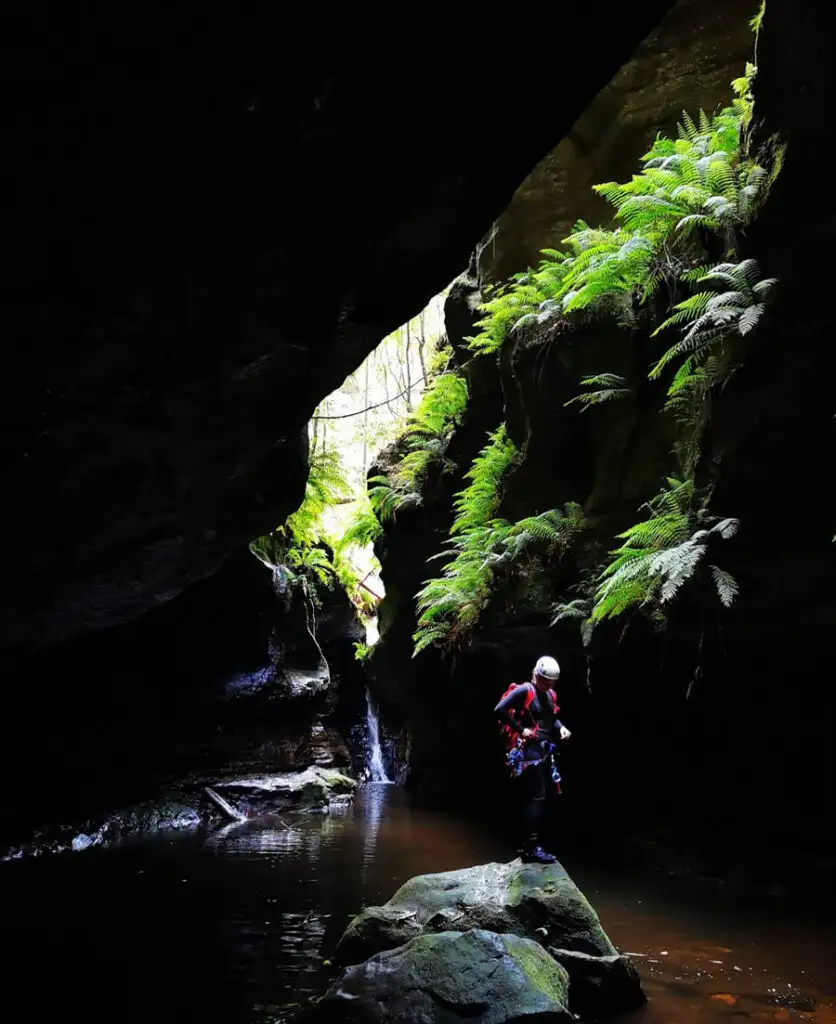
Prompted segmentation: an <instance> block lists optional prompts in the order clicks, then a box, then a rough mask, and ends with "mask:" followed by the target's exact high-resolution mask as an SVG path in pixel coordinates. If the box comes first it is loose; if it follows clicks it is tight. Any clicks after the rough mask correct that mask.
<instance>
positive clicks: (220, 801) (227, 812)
mask: <svg viewBox="0 0 836 1024" xmlns="http://www.w3.org/2000/svg"><path fill="white" fill-rule="evenodd" d="M203 792H204V793H205V794H206V796H207V797H208V798H209V799H210V800H211V801H212V803H213V804H214V805H215V807H217V809H218V810H219V811H220V812H221V814H222V815H223V816H224V817H225V818H228V819H229V820H230V821H246V820H247V818H246V815H244V814H242V813H241V812H240V811H236V809H235V808H234V807H233V806H232V804H230V803H227V801H226V800H224V798H223V797H222V796H221V795H220V793H216V792H215V790H214V789H212V787H211V786H205V787H204V790H203Z"/></svg>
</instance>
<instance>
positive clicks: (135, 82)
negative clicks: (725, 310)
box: [0, 0, 670, 652]
mask: <svg viewBox="0 0 836 1024" xmlns="http://www.w3.org/2000/svg"><path fill="white" fill-rule="evenodd" d="M669 6H670V4H669V2H667V0H653V2H649V3H645V4H642V5H641V7H640V8H639V9H637V10H629V11H628V10H627V9H626V8H625V9H623V10H620V11H615V12H612V13H611V14H610V15H609V16H608V18H607V19H606V21H603V22H602V20H601V19H600V18H599V17H598V15H597V13H596V12H595V11H593V10H592V9H591V8H583V7H576V8H574V9H573V10H572V11H566V10H564V9H560V10H558V9H554V10H551V11H548V12H546V13H545V14H541V23H540V31H538V32H537V33H533V34H532V33H528V32H524V33H510V34H508V36H507V37H506V38H504V39H503V42H502V48H501V53H500V54H497V53H496V37H495V27H494V26H493V25H487V24H481V23H479V22H478V20H474V19H473V17H472V16H471V13H470V12H464V11H462V12H453V13H448V16H447V17H446V18H445V19H444V22H443V24H442V25H439V24H437V23H436V21H435V19H430V20H429V21H428V20H423V19H421V18H420V17H418V16H415V17H411V18H410V20H409V23H408V30H406V31H404V32H399V33H398V34H397V38H395V36H394V35H392V34H391V33H390V34H388V35H387V33H386V31H385V29H384V30H383V31H381V24H380V22H379V19H378V18H377V16H376V15H373V14H371V13H365V12H362V11H358V10H356V9H354V8H351V9H348V8H346V9H339V10H337V11H332V12H330V14H329V16H328V18H327V19H326V21H325V22H324V23H323V21H322V19H321V16H320V14H319V13H318V12H315V11H314V10H313V9H300V10H297V11H295V13H294V18H295V21H294V24H293V27H292V29H291V28H289V25H288V23H287V21H286V18H285V15H284V12H283V9H280V8H276V7H275V6H269V7H268V6H267V5H257V6H256V7H250V8H247V9H246V10H241V11H236V12H234V13H230V12H229V11H226V12H224V14H223V16H221V15H214V14H212V13H208V14H207V12H206V10H205V8H203V7H201V8H199V9H198V8H197V6H196V5H192V4H186V5H181V6H179V7H178V8H177V9H176V10H171V11H166V12H165V15H164V17H161V18H158V17H157V16H155V15H154V13H153V12H152V11H150V10H144V11H143V12H142V13H141V14H140V15H138V16H136V17H133V16H132V15H128V14H127V13H126V12H125V11H123V10H122V9H121V8H119V7H111V8H107V9H105V8H102V9H96V10H94V9H93V8H91V7H89V6H87V5H79V4H74V3H70V4H67V5H65V6H64V7H62V8H61V10H60V11H58V12H50V13H49V15H48V16H44V17H43V18H40V17H39V16H37V15H35V14H34V13H30V12H28V11H25V12H24V11H21V12H19V13H18V14H17V16H16V17H15V18H13V19H12V20H11V21H10V24H9V26H8V36H7V38H8V39H9V42H10V45H9V47H8V48H7V54H6V56H7V61H6V71H7V76H8V78H9V81H10V88H9V89H8V91H7V93H6V105H5V108H4V124H5V125H6V131H7V149H8V152H9V153H10V154H11V155H10V159H9V167H8V168H7V169H8V170H9V171H10V177H11V182H10V185H9V188H8V189H7V192H6V195H7V196H8V197H9V202H8V209H7V217H6V233H5V242H6V248H7V252H8V254H9V256H10V259H9V260H8V263H9V267H10V269H9V273H8V274H7V275H6V277H5V278H4V286H5V288H6V295H5V301H4V306H3V308H4V310H5V314H6V318H7V324H6V333H7V337H8V338H10V339H13V342H12V343H11V344H10V345H9V346H8V347H7V351H6V354H5V359H6V361H5V365H4V370H5V372H4V374H3V378H2V393H0V416H2V431H0V438H2V441H1V442H0V443H2V445H3V449H2V458H1V459H0V466H2V469H1V470H0V473H1V474H2V476H0V481H1V482H2V489H3V492H4V494H5V495H7V496H9V499H8V501H7V505H6V512H7V517H6V518H7V522H6V532H7V536H9V537H13V538H14V544H12V545H10V546H9V551H8V553H7V558H6V559H5V560H4V570H5V574H6V575H5V579H4V582H3V586H2V593H3V602H2V608H0V648H2V649H3V650H4V651H11V652H17V651H20V650H23V651H27V650H34V649H38V648H41V647H44V646H48V645H52V644H56V643H59V642H63V641H67V640H70V639H72V638H73V637H75V636H78V635H80V634H82V633H85V632H89V631H91V630H96V629H100V628H103V627H106V626H108V625H113V624H116V623H120V622H125V621H128V620H130V619H132V618H135V617H136V616H138V615H139V614H141V613H142V612H143V611H145V610H147V609H149V608H153V607H154V606H155V605H157V604H159V603H161V602H165V601H167V600H170V599H171V598H173V597H174V596H175V595H176V594H178V593H180V592H182V591H183V590H184V589H187V588H188V587H190V586H191V585H193V584H194V583H196V582H197V581H199V580H201V579H205V578H206V577H207V576H210V575H211V574H212V573H213V572H215V571H216V570H217V569H218V568H219V567H220V566H221V565H222V564H223V562H224V561H225V560H226V559H227V558H228V557H230V555H231V554H233V553H234V552H235V551H236V550H239V549H240V548H241V547H242V546H243V545H244V544H245V543H246V542H247V541H248V540H249V539H250V538H251V537H253V536H258V535H260V534H262V533H264V532H265V531H267V530H270V529H272V528H274V527H275V525H276V523H278V522H281V521H282V520H283V519H284V518H285V516H286V514H287V513H288V512H290V511H291V510H292V509H293V507H294V506H295V505H296V503H297V502H298V500H299V499H300V497H301V493H302V489H303V483H304V476H305V442H304V430H303V428H304V424H305V423H306V421H307V420H308V418H309V416H310V414H311V413H312V411H313V409H314V408H315V406H316V404H317V403H318V402H319V401H320V400H321V399H322V397H323V396H325V395H326V394H328V393H329V392H330V391H331V390H333V389H334V388H335V387H336V386H338V385H339V384H340V383H341V381H342V380H343V378H344V377H345V375H346V374H347V373H348V372H350V371H351V370H353V369H354V368H355V367H356V366H357V365H358V364H359V363H360V361H361V360H362V358H363V357H364V356H365V355H366V354H367V353H368V352H369V351H370V350H371V349H372V347H373V346H374V345H376V344H377V343H378V341H379V340H380V339H381V338H382V337H384V336H385V335H386V334H387V333H389V332H390V331H391V330H392V329H393V328H394V327H396V326H397V325H398V324H400V323H403V322H404V321H405V320H407V319H408V318H409V317H410V316H412V315H414V314H415V313H416V312H417V311H418V310H419V309H420V308H421V307H422V305H423V304H424V303H425V302H426V300H427V299H428V298H429V297H430V296H431V295H433V294H436V293H437V292H438V291H439V290H440V289H441V288H443V287H444V286H445V285H446V284H447V283H448V282H449V281H450V280H451V279H452V278H453V277H454V276H455V274H456V273H458V271H459V270H460V268H461V266H462V265H463V264H464V263H465V262H466V259H467V253H468V252H469V251H470V250H471V249H472V247H473V244H474V240H475V239H478V238H479V237H481V236H482V235H483V234H484V232H485V230H486V229H487V227H488V226H489V224H490V223H491V220H492V219H493V218H494V217H496V215H497V214H498V212H499V211H500V210H501V209H502V208H503V206H504V205H505V204H506V203H507V201H508V199H509V197H510V195H511V194H512V192H513V189H514V188H515V187H516V186H517V184H518V183H519V181H520V179H521V178H522V177H523V176H524V175H525V174H526V173H528V171H529V170H530V169H531V167H533V166H534V165H535V164H536V162H537V160H539V159H540V158H541V157H542V155H543V154H544V153H545V152H547V151H548V149H549V148H550V147H551V146H553V145H554V143H555V141H556V140H557V139H559V138H560V136H561V135H562V134H563V133H564V132H565V131H566V130H567V129H568V128H569V126H570V125H571V123H572V122H573V121H574V120H575V118H576V117H577V115H578V114H579V113H580V111H581V110H582V109H583V108H584V106H585V105H586V104H587V103H588V102H589V100H590V99H591V98H592V97H593V96H594V95H595V93H596V92H597V91H598V90H599V89H600V88H601V86H602V85H603V84H604V83H605V82H606V81H607V80H608V79H610V78H611V77H612V75H613V74H614V73H615V71H616V70H617V69H618V67H619V66H620V65H621V64H622V63H623V62H624V61H625V60H627V59H628V58H629V56H630V53H631V50H632V49H633V47H634V46H635V45H636V43H637V42H638V41H639V40H640V39H641V38H642V36H643V35H644V34H645V33H646V32H647V31H649V30H650V28H651V27H652V26H653V25H654V24H655V23H656V22H657V21H658V19H659V18H660V17H661V16H662V14H663V13H664V12H665V11H666V10H667V9H668V7H669ZM288 33H292V36H290V35H289V34H288ZM557 37H559V38H560V39H561V40H563V41H564V42H568V41H572V43H573V45H567V46H565V47H564V50H563V53H562V57H561V76H562V78H563V81H564V85H563V88H562V90H561V99H560V104H559V105H557V106H555V108H554V109H553V111H552V112H551V116H550V117H549V118H542V119H541V118H533V119H531V123H530V124H529V125H528V127H527V130H526V131H525V132H523V133H521V134H520V135H519V137H518V138H516V139H515V142H514V144H513V145H504V146H503V145H500V146H494V147H492V151H491V153H490V156H489V158H487V157H486V147H487V140H488V139H489V138H490V137H491V133H492V131H493V130H494V126H495V124H497V123H503V122H506V121H507V122H510V121H511V120H512V119H514V118H516V116H517V112H518V110H519V109H520V107H521V106H522V105H524V104H526V103H527V101H528V98H529V97H530V96H531V95H532V94H538V93H540V94H542V93H543V92H545V90H547V89H548V88H549V87H550V86H551V83H552V81H553V75H554V72H553V58H554V39H555V38H557ZM592 37H594V39H595V46H594V47H593V48H590V47H586V46H581V45H579V44H580V41H582V40H585V39H589V38H592ZM291 38H292V42H291V41H290V40H291ZM393 59H395V60H396V61H397V64H398V66H399V67H400V68H402V69H404V72H403V73H393V72H392V62H393ZM428 62H431V66H432V73H428V74H424V73H420V71H418V70H416V69H420V68H423V67H426V66H427V64H428Z"/></svg>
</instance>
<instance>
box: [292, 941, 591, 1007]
mask: <svg viewBox="0 0 836 1024" xmlns="http://www.w3.org/2000/svg"><path fill="white" fill-rule="evenodd" d="M568 988H569V979H568V975H567V974H566V971H565V970H564V969H563V968H562V967H561V966H560V965H559V964H558V963H557V962H556V961H554V960H553V959H552V958H551V957H550V956H549V955H548V953H546V951H545V950H544V949H543V948H542V947H541V946H539V945H537V943H535V942H531V941H530V940H529V939H522V938H520V937H519V936H517V935H496V934H494V933H492V932H488V931H482V930H473V931H467V932H465V933H464V934H461V933H459V932H440V933H438V934H436V935H421V936H419V937H417V938H415V939H412V940H411V941H410V942H408V943H407V944H406V945H405V946H402V947H401V948H399V949H395V950H390V951H388V952H385V953H379V954H378V955H377V956H375V957H372V959H371V960H368V961H366V963H363V964H360V965H359V966H357V967H349V968H347V969H346V970H345V971H344V972H343V973H342V975H341V976H340V977H339V978H338V979H337V981H336V982H335V983H334V984H333V985H332V986H331V988H330V989H329V990H328V992H327V993H326V994H325V996H324V997H323V998H322V1000H320V1002H319V1003H318V1004H317V1006H316V1007H315V1009H313V1010H312V1011H311V1012H310V1014H309V1015H307V1016H306V1017H305V1020H306V1021H308V1020H309V1021H310V1022H311V1024H314V1022H316V1024H325V1022H329V1021H334V1022H337V1021H339V1022H345V1024H374V1022H377V1021H381V1022H383V1021H385V1022H387V1024H394V1022H397V1021H409V1022H410V1024H442V1022H443V1024H455V1022H456V1021H469V1022H474V1024H512V1022H513V1024H522V1022H524V1021H525V1022H531V1024H533V1022H535V1021H536V1022H538V1024H540V1022H542V1024H545V1022H547V1021H548V1022H551V1021H554V1022H558V1021H560V1022H564V1021H571V1020H572V1019H573V1018H572V1015H571V1013H569V1010H568V1006H567V996H568Z"/></svg>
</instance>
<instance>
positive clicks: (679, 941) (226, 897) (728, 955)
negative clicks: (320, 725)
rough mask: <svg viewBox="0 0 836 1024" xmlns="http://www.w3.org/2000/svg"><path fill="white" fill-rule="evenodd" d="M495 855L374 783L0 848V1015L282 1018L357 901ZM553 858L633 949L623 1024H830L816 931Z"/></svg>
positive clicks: (834, 1010) (497, 846) (453, 822)
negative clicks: (636, 1007) (206, 826)
mask: <svg viewBox="0 0 836 1024" xmlns="http://www.w3.org/2000/svg"><path fill="white" fill-rule="evenodd" d="M512 855H513V854H512V851H511V850H509V849H508V848H507V847H506V846H504V845H503V843H502V841H501V840H498V839H496V838H495V837H493V836H492V835H491V834H490V833H488V832H485V831H481V830H480V829H479V828H478V827H476V826H474V825H473V824H472V823H469V822H465V821H464V820H462V819H457V818H455V817H449V816H441V815H437V814H432V813H428V812H421V811H414V810H410V809H409V807H408V806H407V804H406V801H405V799H404V797H403V794H402V793H401V792H400V791H399V790H397V789H396V788H395V787H392V786H382V785H381V786H372V787H370V788H369V789H368V790H366V791H365V792H364V793H363V794H361V797H360V799H359V801H358V803H357V804H356V806H355V807H354V808H352V809H350V810H348V811H346V812H345V813H344V814H341V815H332V816H330V817H319V816H311V817H308V818H304V819H302V820H294V821H293V822H292V823H291V827H289V828H288V827H286V825H285V824H284V823H282V822H281V821H279V820H278V819H276V820H274V821H272V822H271V821H261V822H249V823H246V824H243V825H235V826H228V827H226V828H224V829H222V830H220V831H216V832H214V833H209V834H206V835H201V836H197V835H192V836H166V837H160V838H157V839H155V840H153V841H145V842H137V843H134V844H130V845H126V846H123V847H121V848H119V849H113V850H98V849H93V850H88V851H85V852H83V853H79V854H74V855H68V856H64V857H58V858H52V859H44V860H40V861H39V860H33V861H30V862H18V863H10V864H5V865H2V866H0V884H2V889H1V890H0V892H2V894H3V936H4V941H3V946H4V954H3V960H2V965H3V976H4V979H5V982H4V1005H5V1008H6V1010H7V1016H6V1019H20V1020H25V1021H42V1020H43V1021H46V1020H50V1021H53V1020H56V1019H60V1018H64V1017H66V1016H68V1015H70V1014H72V1015H73V1016H78V1017H79V1018H80V1019H85V1020H92V1021H99V1020H102V1021H104V1020H111V1019H112V1020H114V1021H117V1022H121V1021H125V1020H144V1021H148V1022H149V1024H151V1022H168V1021H172V1022H173V1021H178V1022H182V1024H185V1022H191V1021H200V1022H210V1021H225V1022H227V1024H234V1022H252V1024H262V1022H266V1021H284V1020H289V1019H292V1017H293V1015H294V1014H295V1013H296V1012H297V1010H298V1008H299V1007H300V1006H301V1005H304V1004H305V1003H306V1002H307V1000H308V998H309V997H310V996H311V995H314V994H318V993H319V992H321V991H322V989H323V988H324V986H325V985H326V984H327V983H328V981H329V980H330V978H331V977H332V976H333V969H332V968H331V967H330V965H329V964H328V963H327V959H328V957H329V955H330V954H331V952H332V951H333V949H334V946H335V945H336V942H337V940H338V938H339V936H340V934H341V933H342V930H343V928H344V927H345V924H346V923H347V921H348V920H349V919H350V918H351V917H352V916H353V914H354V913H356V911H357V910H359V909H360V907H361V906H362V905H363V904H372V903H380V902H384V901H385V900H386V899H388V898H389V896H391V895H392V893H393V892H394V890H395V889H396V888H397V887H398V886H399V885H400V884H401V883H402V882H404V881H406V879H407V878H409V877H411V876H412V875H414V874H418V873H421V872H427V871H442V870H449V869H453V868H460V867H466V866H469V865H472V864H478V863H484V862H485V861H488V860H505V859H508V858H509V857H510V856H512ZM567 867H568V868H569V870H570V872H572V873H573V875H574V877H575V879H576V881H577V882H578V883H579V884H580V885H581V887H582V888H583V889H584V890H585V891H586V893H587V895H588V896H589V897H590V899H591V900H592V901H593V903H594V904H595V906H596V908H597V910H598V911H599V913H600V915H601V918H602V921H603V924H604V927H605V928H606V929H607V930H608V932H609V933H610V936H611V937H612V939H613V940H614V941H615V943H616V944H617V945H618V946H619V947H620V948H622V949H624V950H626V951H629V952H631V953H633V954H634V955H635V956H636V960H637V963H638V965H639V967H640V970H641V971H642V974H643V976H644V980H645V988H646V991H647V993H648V995H649V996H650V999H651V1001H650V1004H649V1006H648V1008H647V1009H646V1010H644V1011H642V1012H641V1013H640V1014H638V1015H635V1016H634V1017H632V1018H631V1020H630V1024H639V1022H641V1024H692V1022H697V1021H700V1022H703V1021H704V1022H709V1024H713V1022H720V1021H726V1022H732V1021H741V1020H742V1019H746V1018H748V1019H751V1020H778V1021H789V1022H793V1021H799V1022H800V1021H809V1022H811V1024H836V936H835V935H834V933H833V932H832V931H831V930H828V929H827V928H824V927H822V926H816V927H815V928H812V927H810V928H808V927H804V926H802V925H800V924H795V923H794V924H790V923H788V922H787V921H784V920H782V919H781V918H778V917H768V916H767V917H753V916H752V914H751V913H749V912H746V913H743V912H741V913H734V912H733V911H731V910H724V911H720V910H716V909H710V908H708V907H703V906H699V905H695V904H694V903H693V902H690V903H682V902H681V901H679V900H678V899H676V900H675V899H674V898H673V897H672V896H671V895H670V893H668V892H666V891H664V889H662V888H660V883H658V882H655V881H652V880H648V879H646V878H645V879H641V878H637V877H635V876H632V877H631V876H626V877H615V876H613V875H612V874H601V873H600V872H594V871H590V870H588V869H586V868H584V866H583V865H578V864H573V863H568V864H567ZM12 1009H14V1010H16V1011H18V1014H19V1017H14V1018H12V1016H11V1013H10V1011H11V1010H12Z"/></svg>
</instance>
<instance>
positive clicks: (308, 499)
mask: <svg viewBox="0 0 836 1024" xmlns="http://www.w3.org/2000/svg"><path fill="white" fill-rule="evenodd" d="M347 497H349V487H348V484H347V483H346V479H345V476H344V475H343V471H342V467H341V465H340V457H339V454H338V452H337V451H336V449H333V448H322V447H320V448H317V449H316V451H315V452H314V454H313V457H312V459H311V467H310V471H309V473H308V482H307V484H306V485H305V497H304V498H303V500H302V504H301V505H300V506H299V508H298V509H297V510H296V511H295V512H294V513H293V514H292V515H290V516H288V517H287V520H286V521H285V523H284V525H283V526H281V527H279V529H280V530H282V531H284V534H285V536H286V537H287V539H288V541H289V542H290V546H291V547H298V546H300V545H311V544H318V543H319V542H320V540H322V517H323V515H324V514H325V512H326V510H327V509H328V508H330V506H332V505H335V504H337V502H339V501H341V500H343V499H345V498H347Z"/></svg>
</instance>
